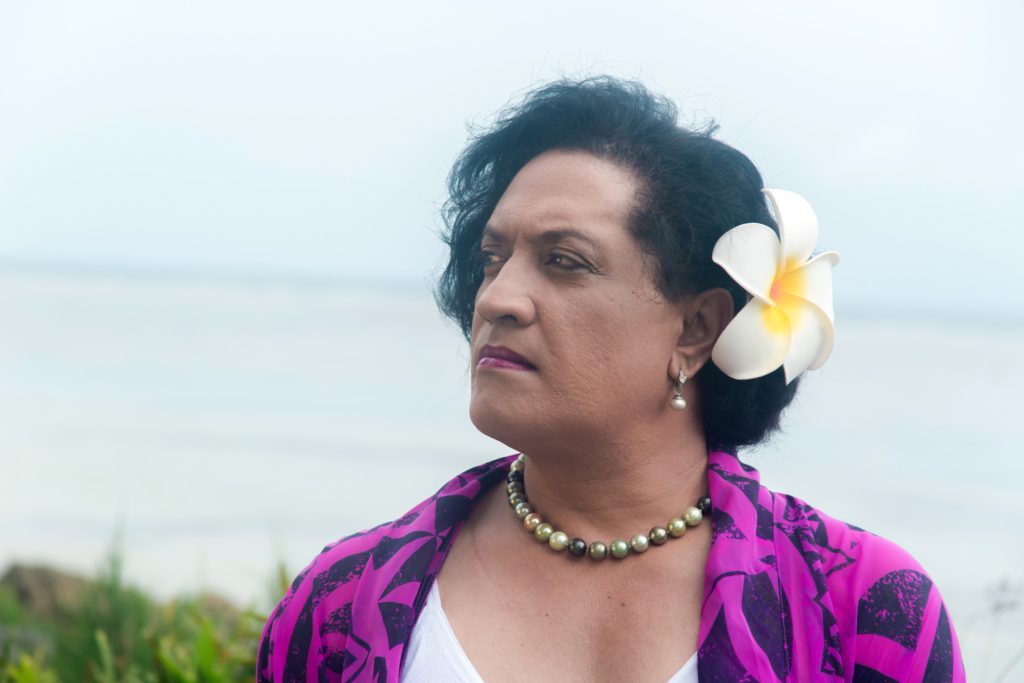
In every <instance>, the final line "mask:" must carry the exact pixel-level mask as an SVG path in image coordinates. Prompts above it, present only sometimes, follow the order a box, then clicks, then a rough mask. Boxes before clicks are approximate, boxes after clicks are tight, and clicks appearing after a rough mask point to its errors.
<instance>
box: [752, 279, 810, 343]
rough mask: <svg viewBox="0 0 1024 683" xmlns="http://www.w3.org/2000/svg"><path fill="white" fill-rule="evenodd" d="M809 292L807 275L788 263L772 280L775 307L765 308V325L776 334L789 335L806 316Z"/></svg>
mask: <svg viewBox="0 0 1024 683" xmlns="http://www.w3.org/2000/svg"><path fill="white" fill-rule="evenodd" d="M806 291H807V275H806V274H805V273H804V272H803V269H802V268H800V267H798V265H797V264H795V263H793V264H790V263H787V264H786V266H784V267H783V268H782V270H780V271H779V272H778V273H776V274H775V279H774V280H772V287H771V291H770V292H769V293H770V294H771V298H772V301H773V302H774V303H775V305H774V306H769V307H767V308H765V310H764V313H763V314H762V315H763V317H764V325H765V327H767V328H768V330H769V331H770V332H772V333H775V334H784V333H788V332H789V330H790V329H791V328H792V327H793V326H794V325H798V324H799V323H800V318H801V316H803V315H804V306H805V305H806V304H805V302H804V300H803V299H802V298H799V297H803V296H804V294H805V293H806Z"/></svg>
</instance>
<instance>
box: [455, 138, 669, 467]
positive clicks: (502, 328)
mask: <svg viewBox="0 0 1024 683" xmlns="http://www.w3.org/2000/svg"><path fill="white" fill-rule="evenodd" d="M636 190H637V183H636V180H634V177H633V175H632V173H631V172H630V171H628V170H626V169H624V168H623V167H621V166H619V165H617V164H615V163H613V162H610V161H606V160H604V159H600V158H598V157H595V156H593V155H591V154H588V153H586V152H580V151H565V150H554V151H549V152H546V153H544V154H542V155H540V156H538V157H536V158H535V159H533V160H532V161H530V162H529V163H528V164H527V165H526V166H524V167H523V169H522V170H521V171H520V172H519V173H518V174H517V175H516V176H515V178H514V179H513V180H512V182H511V184H510V185H509V187H508V189H507V190H506V191H505V194H504V195H502V197H501V199H500V200H499V202H498V204H497V206H496V207H495V208H494V213H493V214H492V215H491V217H490V219H489V220H488V221H487V225H486V228H485V230H484V235H483V239H482V243H481V251H482V254H481V256H482V259H483V262H484V263H485V264H486V265H484V279H483V283H482V284H481V285H480V289H479V290H478V292H477V296H476V308H475V311H474V316H473V328H472V358H471V373H472V399H471V404H470V417H471V419H472V421H473V423H474V424H475V425H476V427H477V428H478V429H480V431H482V432H483V433H485V434H487V435H489V436H491V437H493V438H495V439H498V440H499V441H502V442H503V443H505V444H507V445H509V446H511V447H513V448H516V449H518V450H527V449H528V448H530V447H532V446H537V445H542V444H548V445H550V444H552V443H554V442H557V441H559V440H570V439H571V440H578V439H580V438H583V439H592V438H613V436H612V435H619V434H625V433H627V431H628V432H630V433H636V429H637V426H638V425H642V424H643V421H644V420H645V419H653V417H655V416H657V415H659V414H662V413H663V412H664V411H665V410H668V401H669V399H670V397H671V396H672V391H671V389H672V383H671V379H670V373H669V362H670V360H671V358H672V352H673V350H674V348H675V346H676V342H677V340H678V338H679V335H680V332H681V330H682V315H681V313H680V308H679V307H678V306H673V305H671V304H669V303H668V302H666V301H665V300H664V298H663V297H662V296H661V295H660V294H659V293H658V292H657V290H656V288H655V285H654V282H653V279H652V273H653V272H654V264H653V263H652V262H651V261H650V260H649V259H648V258H646V257H645V256H644V254H643V253H642V252H641V250H640V248H639V245H638V244H637V243H636V241H635V240H634V238H633V236H632V235H631V234H630V232H629V230H628V229H627V220H628V218H629V216H630V211H631V209H632V207H633V201H634V196H635V194H636ZM506 349H507V350H509V351H511V352H512V353H514V354H518V356H520V357H522V358H523V359H525V361H526V364H523V363H520V362H516V360H515V359H514V357H513V359H512V360H509V358H508V357H507V356H509V354H508V353H507V352H506V351H505V350H506Z"/></svg>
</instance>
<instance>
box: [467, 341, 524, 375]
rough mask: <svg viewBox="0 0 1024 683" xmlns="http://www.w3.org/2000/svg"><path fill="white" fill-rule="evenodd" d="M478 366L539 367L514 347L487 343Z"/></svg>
mask: <svg viewBox="0 0 1024 683" xmlns="http://www.w3.org/2000/svg"><path fill="white" fill-rule="evenodd" d="M476 366H477V368H495V369H502V370H536V369H537V367H536V366H535V365H534V364H533V363H531V362H530V361H528V360H526V358H524V357H523V356H521V355H519V354H518V353H516V352H515V351H513V350H512V349H509V348H506V347H504V346H491V345H490V344H485V345H484V347H483V348H482V349H480V359H479V360H478V361H477V364H476Z"/></svg>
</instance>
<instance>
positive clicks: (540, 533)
mask: <svg viewBox="0 0 1024 683" xmlns="http://www.w3.org/2000/svg"><path fill="white" fill-rule="evenodd" d="M554 532H555V528H554V527H553V526H551V525H550V524H548V523H547V522H541V523H540V524H538V525H537V528H536V529H534V530H533V535H534V537H535V538H536V539H537V540H538V541H540V542H541V543H547V542H548V539H549V538H551V534H553V533H554Z"/></svg>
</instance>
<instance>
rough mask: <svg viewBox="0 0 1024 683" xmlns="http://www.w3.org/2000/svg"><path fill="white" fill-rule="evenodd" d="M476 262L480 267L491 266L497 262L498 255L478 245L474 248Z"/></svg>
mask: <svg viewBox="0 0 1024 683" xmlns="http://www.w3.org/2000/svg"><path fill="white" fill-rule="evenodd" d="M476 262H477V263H478V264H479V265H480V267H481V268H487V266H493V265H495V264H496V263H497V262H498V255H497V254H496V253H494V252H493V251H491V250H490V249H487V248H484V247H480V248H479V249H477V250H476Z"/></svg>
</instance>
